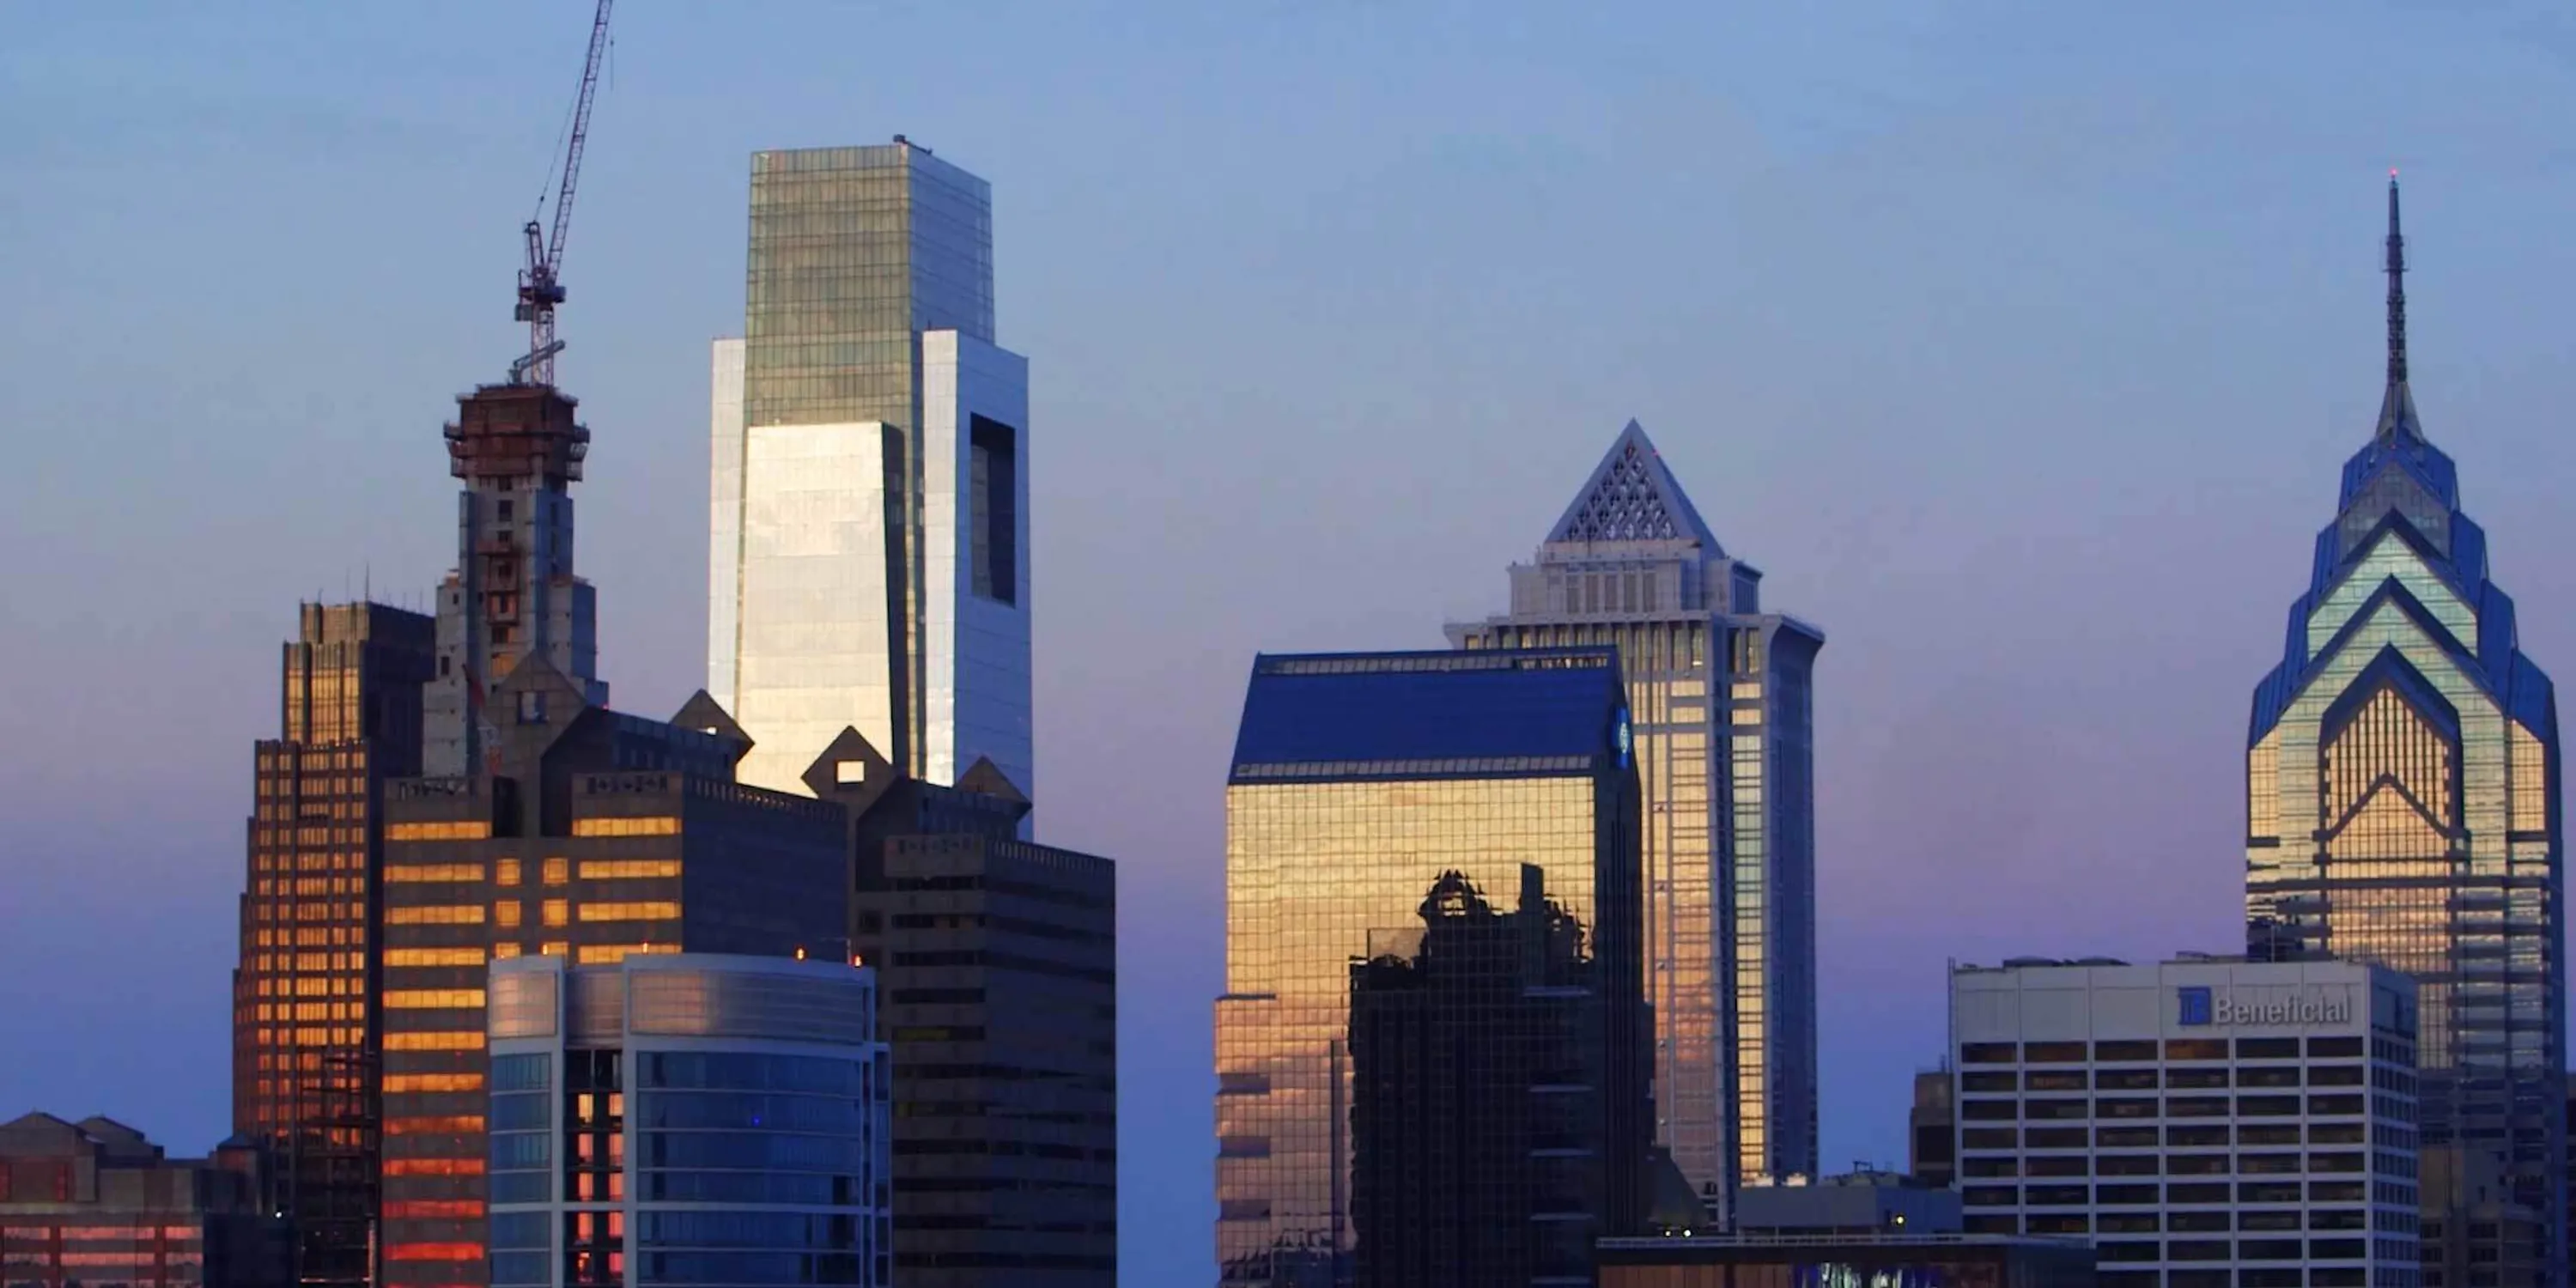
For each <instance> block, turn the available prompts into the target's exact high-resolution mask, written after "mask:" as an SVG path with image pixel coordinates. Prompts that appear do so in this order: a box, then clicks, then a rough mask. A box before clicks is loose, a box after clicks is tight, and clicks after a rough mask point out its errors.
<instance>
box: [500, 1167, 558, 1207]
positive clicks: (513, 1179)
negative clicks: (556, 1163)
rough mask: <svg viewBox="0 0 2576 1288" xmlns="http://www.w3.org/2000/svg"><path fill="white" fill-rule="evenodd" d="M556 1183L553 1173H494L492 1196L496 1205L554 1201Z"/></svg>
mask: <svg viewBox="0 0 2576 1288" xmlns="http://www.w3.org/2000/svg"><path fill="white" fill-rule="evenodd" d="M554 1183H555V1174H554V1173H553V1172H494V1173H493V1174H492V1179H491V1195H492V1201H493V1202H494V1203H543V1202H546V1201H548V1200H549V1199H552V1198H553V1197H554V1194H553V1193H552V1190H553V1188H554Z"/></svg>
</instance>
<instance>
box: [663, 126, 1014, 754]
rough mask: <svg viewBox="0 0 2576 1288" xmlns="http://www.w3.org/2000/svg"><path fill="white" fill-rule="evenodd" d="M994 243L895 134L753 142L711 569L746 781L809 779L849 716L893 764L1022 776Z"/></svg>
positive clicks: (980, 219)
mask: <svg viewBox="0 0 2576 1288" xmlns="http://www.w3.org/2000/svg"><path fill="white" fill-rule="evenodd" d="M992 247H993V228H992V191H991V188H990V187H989V186H988V185H987V184H986V183H985V182H984V181H983V180H982V179H979V178H976V177H975V176H973V175H971V174H968V173H967V172H966V171H964V170H961V169H959V168H957V167H956V166H953V165H950V164H948V163H947V162H945V161H941V160H939V159H937V158H936V157H934V156H932V155H931V153H930V151H929V149H927V148H923V147H920V146H919V145H917V144H913V143H910V142H907V141H905V140H903V139H901V138H900V137H898V138H897V139H896V141H895V142H894V143H892V144H889V145H885V146H880V147H844V148H812V149H802V150H793V151H775V152H760V153H756V154H754V155H753V157H752V170H751V243H750V256H749V272H748V281H747V296H748V306H747V309H746V312H745V318H744V327H745V332H744V336H743V338H741V339H740V340H720V341H718V342H717V343H716V347H715V354H714V364H713V369H712V375H713V382H714V397H713V410H712V421H713V423H712V426H711V442H712V445H713V456H714V459H713V461H712V470H711V478H712V480H713V483H712V486H713V489H714V495H713V497H712V508H711V511H710V528H711V531H710V536H711V540H710V544H709V564H710V566H709V574H708V591H709V602H710V605H711V609H710V614H709V623H708V691H709V692H710V693H712V694H714V695H715V697H716V699H717V700H718V701H719V702H720V703H722V704H723V705H724V706H725V707H726V709H727V710H729V711H731V712H733V713H734V715H735V716H736V718H738V719H739V720H741V722H742V724H743V727H744V728H745V729H747V730H749V731H750V733H751V736H752V740H753V743H754V750H753V752H752V754H751V756H750V757H749V758H748V759H747V760H746V761H745V762H744V766H743V777H744V780H745V781H746V782H751V783H756V784H758V785H761V786H765V787H773V788H777V789H779V790H783V791H801V790H803V785H802V783H801V781H800V778H801V775H802V774H803V773H804V770H805V768H806V766H807V765H808V764H810V763H811V762H812V760H813V758H814V757H815V756H817V755H819V754H821V752H822V751H823V749H824V748H825V747H826V746H828V745H830V743H831V742H832V740H833V739H834V738H835V737H837V736H838V735H839V733H840V731H841V730H842V729H843V728H845V727H855V728H857V729H858V730H859V731H860V732H861V733H862V734H863V735H865V736H866V737H867V739H868V741H869V742H870V743H871V744H873V745H875V746H877V747H881V748H884V749H886V754H887V756H888V757H889V758H890V759H891V760H892V761H893V763H894V764H895V765H896V766H898V767H899V768H901V769H902V770H903V771H904V772H906V773H908V774H917V775H922V776H925V777H927V778H930V779H931V780H933V781H936V782H940V783H949V782H954V781H955V779H956V777H957V775H958V774H959V773H961V772H963V770H964V769H965V768H966V767H967V766H969V765H971V764H972V763H973V762H974V761H975V760H976V759H977V758H979V757H989V758H990V759H992V760H993V761H994V763H995V764H997V765H999V766H1000V767H1001V769H1002V771H1003V772H1004V773H1006V774H1008V775H1009V776H1010V777H1011V780H1012V781H1013V782H1015V783H1018V784H1020V785H1021V786H1022V787H1023V788H1024V789H1026V788H1028V787H1029V786H1030V784H1031V783H1032V781H1033V773H1032V771H1033V764H1032V761H1033V755H1032V752H1031V748H1030V739H1029V678H1028V647H1029V644H1028V641H1029V627H1028V623H1029V617H1028V578H1027V569H1028V562H1029V561H1028V559H1027V557H1026V555H1027V548H1028V546H1027V542H1028V525H1027V518H1026V516H1027V512H1028V507H1027V486H1026V480H1027V460H1028V442H1027V431H1028V415H1027V412H1028V393H1027V383H1028V374H1027V361H1026V360H1025V359H1024V358H1021V357H1020V356H1019V355H1017V354H1013V353H1010V352H1007V351H1005V350H1003V349H1000V348H997V347H995V345H994V342H993V337H994V328H993V250H992Z"/></svg>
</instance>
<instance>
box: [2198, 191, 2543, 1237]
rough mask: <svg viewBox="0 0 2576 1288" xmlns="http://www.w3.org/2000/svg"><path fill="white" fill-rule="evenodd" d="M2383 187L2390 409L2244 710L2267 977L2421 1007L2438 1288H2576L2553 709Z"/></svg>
mask: <svg viewBox="0 0 2576 1288" xmlns="http://www.w3.org/2000/svg"><path fill="white" fill-rule="evenodd" d="M2404 288H2405V255H2404V243H2403V241H2402V240H2401V238H2400V236H2399V232H2398V221H2397V185H2396V182H2395V181H2394V180H2391V181H2390V183H2389V187H2388V386H2387V391H2386V393H2385V395H2384V396H2383V398H2382V400H2381V403H2380V410H2379V425H2378V428H2377V430H2376V431H2375V432H2374V433H2373V434H2372V435H2371V438H2370V441H2369V442H2368V443H2367V444H2365V445H2363V447H2362V449H2361V450H2360V451H2359V452H2357V453H2355V454H2354V455H2353V457H2352V459H2351V460H2349V461H2347V462H2345V463H2344V467H2343V493H2342V499H2341V501H2340V503H2339V504H2338V506H2337V512H2336V515H2335V520H2334V522H2333V523H2332V524H2331V525H2329V526H2328V527H2327V528H2326V529H2325V530H2324V531H2323V532H2321V533H2319V534H2318V536H2317V544H2316V557H2315V563H2314V571H2313V573H2312V574H2311V580H2310V582H2309V587H2308V592H2307V594H2305V595H2303V596H2301V597H2300V599H2299V601H2298V602H2297V603H2296V604H2294V605H2292V606H2291V609H2290V621H2289V631H2288V638H2287V640H2286V641H2285V650H2284V656H2283V658H2282V660H2281V664H2280V665H2279V666H2277V667H2275V668H2273V670H2272V673H2271V674H2270V675H2268V676H2266V677H2264V680H2263V683H2262V684H2261V685H2260V686H2259V687H2258V688H2256V689H2255V691H2254V702H2253V720H2252V729H2251V732H2250V735H2249V738H2248V747H2249V749H2248V751H2247V753H2246V783H2247V790H2246V797H2247V802H2248V808H2249V814H2250V816H2249V818H2248V820H2247V825H2246V833H2247V836H2246V852H2245V858H2246V884H2245V904H2246V915H2247V920H2248V922H2249V938H2250V940H2251V942H2250V944H2249V948H2250V949H2251V951H2252V952H2253V953H2254V954H2255V955H2257V956H2265V957H2273V958H2282V959H2294V958H2300V957H2306V956H2314V955H2327V956H2335V957H2342V958H2348V959H2351V960H2354V961H2366V962H2374V963H2378V964H2381V965H2385V966H2390V967H2394V968H2395V969H2398V970H2401V971H2405V972H2406V973H2408V974H2410V975H2413V976H2414V977H2415V979H2416V981H2417V983H2418V985H2419V986H2420V987H2421V990H2422V998H2423V1028H2424V1032H2423V1056H2422V1059H2423V1065H2424V1087H2423V1104H2424V1150H2425V1160H2424V1177H2423V1180H2424V1184H2423V1187H2422V1194H2423V1200H2424V1216H2423V1236H2424V1255H2425V1258H2426V1262H2425V1275H2424V1282H2425V1284H2426V1285H2427V1286H2428V1288H2467V1286H2469V1285H2480V1286H2483V1285H2488V1284H2496V1285H2506V1286H2510V1285H2514V1284H2518V1283H2531V1282H2538V1283H2550V1284H2561V1283H2565V1282H2566V1281H2567V1266H2566V1248H2565V1246H2564V1242H2565V1241H2564V1238H2563V1234H2564V1231H2563V1229H2562V1225H2561V1221H2560V1219H2559V1214H2560V1213H2562V1212H2564V1211H2565V1210H2566V1181H2565V1178H2564V1176H2563V1175H2561V1173H2560V1169H2559V1166H2558V1159H2559V1156H2560V1153H2561V1151H2562V1150H2563V1149H2564V1148H2565V1141H2566V1130H2567V1124H2566V1100H2565V1077H2566V1046H2567V1003H2566V970H2567V966H2566V953H2565V942H2564V937H2565V932H2566V923H2565V920H2564V916H2563V909H2562V901H2563V898H2564V893H2563V881H2564V875H2563V871H2562V867H2561V863H2562V853H2563V851H2562V848H2561V847H2562V842H2561V832H2560V828H2561V826H2562V824H2561V822H2560V814H2559V798H2558V792H2559V788H2558V773H2559V765H2558V709H2557V701H2556V699H2555V697H2554V696H2553V694H2552V691H2551V688H2550V683H2549V677H2548V676H2546V675H2543V674H2542V673H2541V671H2540V668H2539V667H2537V666H2534V665H2532V663H2531V661H2530V659H2528V658H2526V657H2524V656H2523V655H2522V652H2521V650H2520V649H2519V648H2517V647H2516V646H2515V639H2514V610H2513V601H2512V600H2511V599H2509V598H2507V597H2506V596H2505V593H2504V592H2503V591H2502V590H2500V589H2498V588H2497V587H2496V586H2495V585H2494V584H2493V583H2491V582H2489V581H2488V580H2487V541H2486V533H2485V532H2484V531H2482V530H2481V529H2479V527H2478V526H2477V525H2476V524H2475V523H2472V522H2470V520H2469V518H2468V516H2467V515H2466V514H2463V513H2461V511H2460V492H2459V480H2458V474H2457V471H2456V469H2455V468H2454V467H2453V465H2452V464H2451V458H2450V457H2448V456H2446V455H2444V454H2443V453H2442V451H2441V450H2440V449H2439V448H2436V447H2434V446H2433V445H2432V444H2431V443H2429V442H2427V441H2425V438H2424V430H2423V427H2422V425H2421V424H2420V423H2419V422H2418V421H2417V420H2416V417H2415V399H2414V395H2413V394H2412V393H2411V392H2410V391H2409V389H2408V387H2407V375H2406V296H2405V289H2404Z"/></svg>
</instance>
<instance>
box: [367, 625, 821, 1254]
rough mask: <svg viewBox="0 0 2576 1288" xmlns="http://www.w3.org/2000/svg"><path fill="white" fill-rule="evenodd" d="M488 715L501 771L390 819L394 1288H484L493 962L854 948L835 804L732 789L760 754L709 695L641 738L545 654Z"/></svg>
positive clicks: (598, 1196)
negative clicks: (591, 700) (744, 762)
mask: <svg viewBox="0 0 2576 1288" xmlns="http://www.w3.org/2000/svg"><path fill="white" fill-rule="evenodd" d="M487 701H488V703H489V704H490V706H491V709H492V710H494V711H495V712H497V713H498V714H500V715H501V717H502V719H501V721H500V722H499V723H498V724H497V725H495V726H494V727H493V732H492V734H491V736H490V737H489V738H488V739H487V741H486V742H485V744H484V746H485V748H486V749H487V751H488V752H489V753H490V755H491V757H492V764H493V769H492V771H491V772H487V773H482V774H476V775H472V776H469V777H464V778H450V777H434V778H414V779H406V780H403V781H401V782H397V783H394V784H392V786H391V789H390V791H389V793H388V800H387V803H386V809H385V838H386V839H385V867H384V936H383V960H382V968H381V971H380V977H381V983H382V990H383V991H382V993H381V997H380V1003H379V1004H380V1005H381V1006H382V1007H383V1010H384V1062H383V1070H384V1119H383V1122H384V1151H383V1152H384V1173H383V1235H382V1240H383V1262H384V1278H383V1282H384V1283H386V1284H388V1285H413V1286H416V1288H426V1286H430V1285H459V1284H463V1285H480V1284H483V1283H486V1282H492V1281H489V1280H487V1279H486V1275H487V1269H486V1267H487V1257H488V1252H489V1248H488V1246H487V1243H486V1239H485V1235H486V1230H487V1223H486V1211H487V1208H486V1205H487V1202H488V1200H489V1197H490V1196H489V1191H488V1188H487V1176H486V1171H487V1167H488V1158H487V1154H488V1151H489V1144H488V1128H489V1124H488V1123H487V1122H486V1105H487V1103H488V1100H489V1096H490V1093H491V1089H490V1087H489V1085H488V1078H489V1067H490V1066H489V1057H488V1051H487V1045H486V1037H487V1034H486V1031H485V1022H486V1007H487V1003H488V995H487V992H486V979H487V975H488V967H489V964H490V963H491V962H493V961H497V960H505V959H508V958H513V957H519V956H526V955H539V954H542V955H551V956H560V957H563V958H565V959H567V960H568V961H570V962H572V963H573V964H575V965H593V966H596V965H607V964H614V963H617V962H621V961H623V960H625V959H626V958H627V957H629V956H632V955H637V954H647V955H649V954H665V953H679V952H711V953H733V954H741V955H746V956H770V957H785V956H790V955H793V954H795V953H796V952H798V951H799V950H802V951H804V952H806V953H808V954H810V955H813V956H818V957H823V958H830V959H838V958H841V957H843V956H844V955H845V954H846V952H847V949H846V947H845V945H846V943H847V933H848V907H849V897H850V896H849V888H850V887H849V855H848V850H847V848H846V845H845V841H844V826H845V824H844V814H843V811H842V809H841V807H840V806H838V805H835V804H829V803H826V802H823V801H818V800H814V799H812V798H810V797H805V796H792V795H789V794H787V793H783V792H772V791H765V790H762V789H759V788H755V787H747V786H743V785H740V784H737V783H736V782H734V780H733V767H734V764H735V763H736V762H737V761H738V760H739V759H740V758H741V756H742V754H743V753H744V752H745V751H747V750H748V749H749V747H750V743H749V740H748V739H746V738H744V737H743V736H742V734H741V731H740V729H739V728H737V727H735V726H734V725H733V724H732V722H731V721H730V720H729V719H727V718H726V717H725V716H724V713H723V712H722V711H721V710H720V709H718V708H717V707H716V706H715V704H714V703H713V702H712V701H711V700H709V699H707V698H706V697H705V696H704V695H703V694H702V695H699V696H698V697H697V698H696V699H694V700H692V702H691V703H690V704H689V706H687V707H686V708H684V709H683V710H682V711H681V712H680V713H679V715H678V716H677V717H676V718H675V719H674V721H673V722H671V723H664V722H662V721H658V720H647V719H643V718H640V717H636V716H630V715H625V714H623V713H620V712H616V711H611V710H608V709H606V708H603V707H592V706H588V705H586V704H584V703H583V701H582V691H581V687H580V686H579V685H577V684H575V683H574V682H572V681H571V680H569V679H567V678H565V677H564V676H562V675H560V674H559V673H557V672H556V671H555V670H554V668H553V666H552V664H550V663H548V662H547V661H545V660H544V659H543V658H538V657H531V658H528V659H526V660H525V661H523V662H521V663H520V664H519V665H518V666H517V667H516V668H515V669H514V670H513V671H512V672H511V674H510V678H509V679H507V680H504V681H502V683H501V684H500V685H499V687H497V688H495V689H493V690H492V691H491V693H490V694H489V695H488V698H487ZM608 1126H609V1127H610V1128H616V1127H619V1126H622V1123H610V1124H608ZM610 1139H612V1140H614V1141H617V1142H619V1144H618V1145H613V1146H612V1148H619V1147H622V1141H623V1137H622V1136H615V1135H612V1136H611V1137H610ZM574 1161H575V1162H580V1163H589V1162H596V1163H598V1164H599V1165H600V1166H599V1168H598V1169H596V1175H595V1176H594V1175H593V1171H592V1170H591V1169H584V1170H583V1172H582V1174H583V1175H584V1176H586V1177H592V1179H591V1180H589V1181H586V1182H585V1184H594V1185H597V1186H601V1187H605V1186H609V1185H612V1184H622V1180H621V1179H618V1178H621V1177H622V1175H623V1172H622V1171H620V1170H619V1168H618V1167H617V1166H615V1165H617V1164H622V1163H623V1161H624V1160H623V1159H620V1158H614V1157H612V1158H607V1159H598V1160H589V1159H581V1160H574ZM562 1197H564V1198H567V1199H577V1200H603V1199H615V1198H622V1197H623V1195H620V1194H610V1193H580V1194H570V1195H564V1196H562ZM594 1269H595V1271H596V1273H598V1274H600V1275H603V1276H606V1277H605V1278H603V1279H599V1280H596V1281H591V1280H585V1281H583V1282H599V1283H604V1284H617V1283H620V1282H622V1280H621V1279H620V1278H619V1277H618V1275H619V1274H620V1273H622V1271H614V1270H612V1269H611V1268H610V1267H608V1266H606V1265H605V1264H602V1265H599V1266H596V1267H594Z"/></svg>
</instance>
